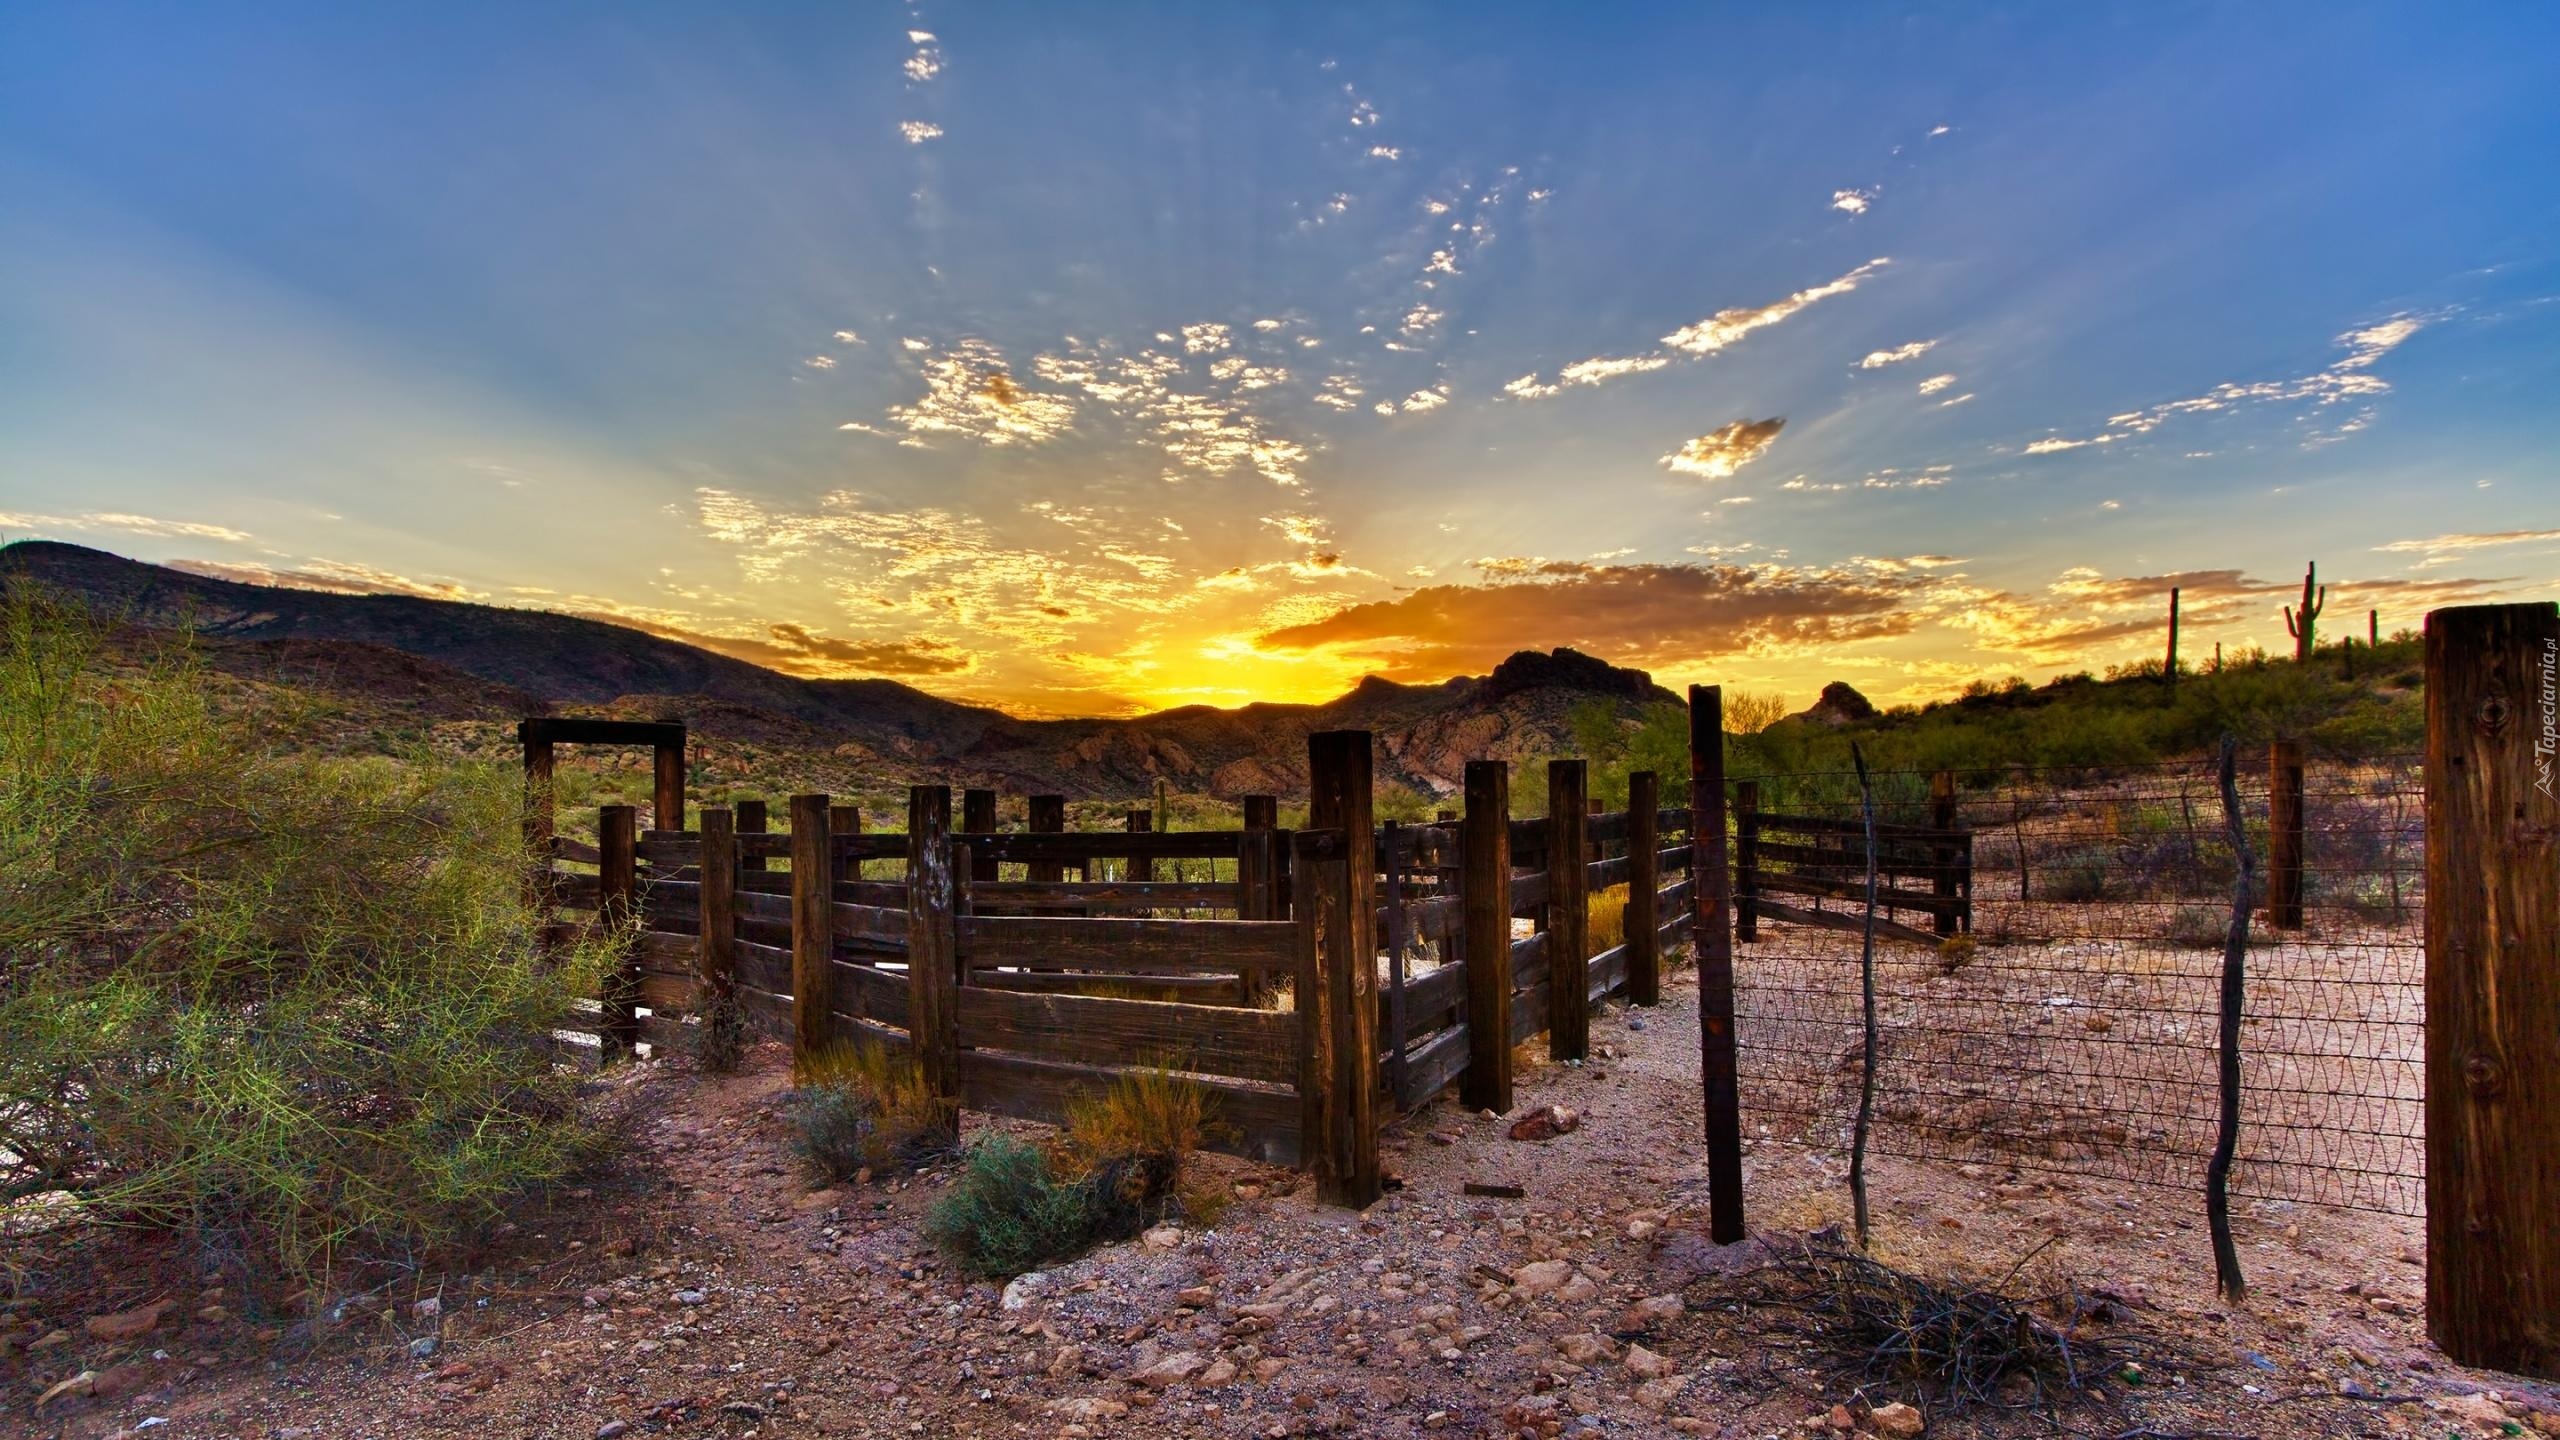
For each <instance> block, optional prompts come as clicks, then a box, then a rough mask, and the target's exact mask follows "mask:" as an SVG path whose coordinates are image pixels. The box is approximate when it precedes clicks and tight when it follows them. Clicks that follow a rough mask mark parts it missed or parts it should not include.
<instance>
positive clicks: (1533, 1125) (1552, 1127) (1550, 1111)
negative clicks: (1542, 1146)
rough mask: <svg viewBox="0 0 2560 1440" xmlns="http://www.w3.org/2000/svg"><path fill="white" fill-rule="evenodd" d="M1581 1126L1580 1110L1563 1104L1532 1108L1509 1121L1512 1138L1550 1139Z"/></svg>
mask: <svg viewBox="0 0 2560 1440" xmlns="http://www.w3.org/2000/svg"><path fill="white" fill-rule="evenodd" d="M1581 1128H1582V1112H1581V1111H1579V1110H1575V1109H1572V1108H1570V1107H1568V1106H1564V1105H1549V1106H1546V1107H1544V1108H1542V1109H1537V1110H1532V1111H1530V1112H1529V1113H1528V1114H1526V1115H1523V1116H1521V1117H1520V1118H1519V1119H1517V1120H1515V1121H1513V1122H1511V1138H1512V1139H1514V1140H1552V1139H1554V1138H1555V1137H1557V1136H1558V1135H1570V1134H1572V1133H1573V1132H1574V1131H1576V1130H1579V1129H1581Z"/></svg>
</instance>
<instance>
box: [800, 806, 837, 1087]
mask: <svg viewBox="0 0 2560 1440" xmlns="http://www.w3.org/2000/svg"><path fill="white" fill-rule="evenodd" d="M831 848H833V841H832V839H831V837H830V836H829V834H828V831H827V797H826V796H824V795H794V796H792V797H791V1058H792V1060H793V1061H794V1062H798V1061H801V1060H806V1059H808V1058H809V1057H810V1056H813V1055H815V1054H817V1053H818V1052H819V1051H820V1050H822V1049H824V1048H826V1044H827V1029H828V1025H827V988H828V981H829V979H830V975H829V971H830V969H831V968H832V966H833V964H834V961H835V918H836V915H835V898H836V897H835V888H836V887H835V871H834V868H833V867H832V866H830V865H829V864H828V851H829V850H830V849H831Z"/></svg>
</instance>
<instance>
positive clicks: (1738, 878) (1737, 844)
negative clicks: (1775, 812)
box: [1733, 780, 1760, 942]
mask: <svg viewBox="0 0 2560 1440" xmlns="http://www.w3.org/2000/svg"><path fill="white" fill-rule="evenodd" d="M1759 898H1760V782H1759V781H1757V780H1736V781H1735V782H1733V934H1734V938H1735V939H1737V940H1748V941H1755V942H1756V941H1757V940H1759V938H1760V906H1759V904H1758V901H1759Z"/></svg>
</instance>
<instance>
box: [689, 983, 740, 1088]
mask: <svg viewBox="0 0 2560 1440" xmlns="http://www.w3.org/2000/svg"><path fill="white" fill-rule="evenodd" d="M685 1038H686V1040H687V1042H688V1043H689V1044H690V1045H691V1046H692V1053H693V1063H694V1064H695V1065H697V1066H699V1067H701V1068H702V1069H703V1070H704V1071H706V1072H708V1073H710V1074H713V1075H732V1074H735V1073H737V1069H738V1067H739V1066H740V1065H742V1064H744V1063H745V1062H746V1058H747V1022H746V1015H745V1013H744V1012H743V1011H741V1010H740V1008H739V1006H738V998H737V997H736V996H735V995H716V996H710V997H707V998H706V999H705V1000H704V1002H703V1006H702V1013H701V1014H699V1015H697V1016H696V1017H695V1018H694V1023H693V1024H692V1025H691V1026H689V1027H687V1029H686V1031H685Z"/></svg>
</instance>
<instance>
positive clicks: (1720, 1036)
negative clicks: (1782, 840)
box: [1689, 685, 1743, 1245]
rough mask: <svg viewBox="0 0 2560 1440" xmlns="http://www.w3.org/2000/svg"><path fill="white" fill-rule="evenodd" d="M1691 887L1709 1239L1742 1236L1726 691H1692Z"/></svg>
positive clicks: (1727, 1241) (1698, 688) (1695, 687)
mask: <svg viewBox="0 0 2560 1440" xmlns="http://www.w3.org/2000/svg"><path fill="white" fill-rule="evenodd" d="M1689 838H1690V840H1691V841H1692V842H1693V844H1692V847H1691V849H1690V851H1689V882H1690V894H1691V897H1692V899H1691V903H1692V904H1693V905H1695V906H1696V907H1697V908H1696V912H1695V913H1696V917H1697V919H1696V923H1695V924H1694V925H1693V926H1692V927H1691V930H1690V934H1691V936H1692V937H1693V938H1694V939H1695V940H1696V942H1697V946H1698V1045H1699V1069H1700V1072H1701V1074H1702V1075H1703V1076H1704V1078H1705V1087H1704V1088H1705V1091H1706V1101H1707V1234H1708V1236H1709V1238H1711V1239H1713V1240H1714V1241H1715V1242H1716V1243H1717V1244H1719V1245H1730V1244H1732V1243H1734V1242H1735V1241H1737V1240H1740V1239H1741V1238H1742V1235H1743V1230H1742V1085H1741V1074H1740V1069H1739V1066H1738V1064H1737V1061H1736V1057H1735V1052H1734V1036H1733V922H1732V920H1731V918H1730V916H1729V912H1730V910H1731V908H1732V896H1731V894H1730V892H1729V890H1728V883H1729V882H1728V877H1727V875H1726V872H1725V834H1724V691H1723V689H1722V688H1721V687H1719V686H1715V685H1692V686H1690V687H1689Z"/></svg>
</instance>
